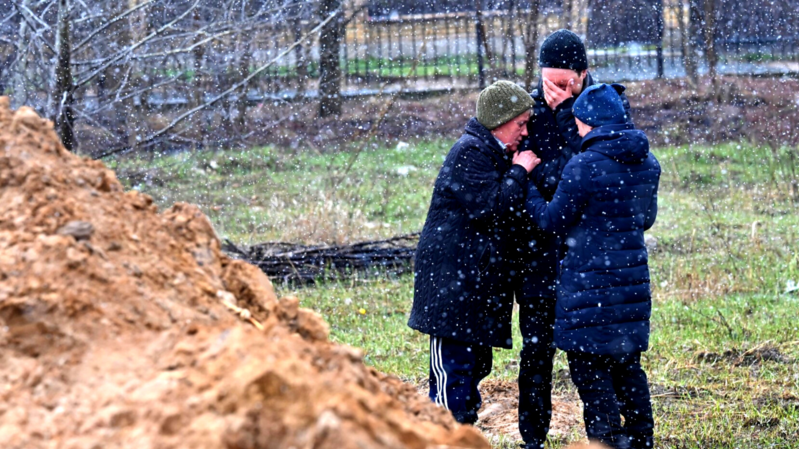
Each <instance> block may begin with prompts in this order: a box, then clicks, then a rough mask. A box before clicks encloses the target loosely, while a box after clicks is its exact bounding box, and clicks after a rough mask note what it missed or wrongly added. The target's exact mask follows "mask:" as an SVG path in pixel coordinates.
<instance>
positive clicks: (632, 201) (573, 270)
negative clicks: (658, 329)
mask: <svg viewBox="0 0 799 449" xmlns="http://www.w3.org/2000/svg"><path fill="white" fill-rule="evenodd" d="M659 180H660V165H659V164H658V161H657V159H655V156H654V155H653V154H652V153H650V152H649V141H648V140H647V138H646V135H645V134H644V133H643V132H641V131H639V130H636V129H634V127H633V125H631V124H625V125H610V126H601V127H598V128H595V129H594V130H593V131H591V132H590V133H588V134H587V135H586V136H585V138H584V140H583V152H582V153H580V154H579V155H577V156H575V157H573V158H572V160H571V161H569V163H568V164H567V165H566V168H565V169H564V170H563V177H562V178H561V180H560V183H559V185H558V189H557V191H556V192H555V195H554V197H553V198H552V201H551V202H549V203H547V201H546V199H545V198H544V197H543V195H541V194H540V193H539V192H538V191H537V190H536V189H535V188H534V187H531V188H530V189H529V191H528V194H527V201H526V210H527V211H528V213H529V214H530V215H531V216H532V218H533V219H534V220H535V221H536V222H537V223H538V225H539V226H540V227H541V228H542V229H545V230H548V231H551V232H558V233H563V232H565V233H566V245H567V246H568V251H567V252H566V257H565V258H564V259H563V263H562V266H561V272H560V276H559V277H560V282H559V283H558V299H557V304H556V306H555V344H556V345H557V347H558V348H560V349H562V350H564V351H580V352H589V353H593V354H600V355H607V354H619V353H630V352H636V351H645V350H646V349H647V348H648V345H649V316H650V314H651V309H652V301H651V295H650V290H649V267H648V259H647V251H646V245H644V231H645V230H646V229H649V228H650V227H651V226H652V225H653V224H654V222H655V217H656V216H657V190H658V183H659Z"/></svg>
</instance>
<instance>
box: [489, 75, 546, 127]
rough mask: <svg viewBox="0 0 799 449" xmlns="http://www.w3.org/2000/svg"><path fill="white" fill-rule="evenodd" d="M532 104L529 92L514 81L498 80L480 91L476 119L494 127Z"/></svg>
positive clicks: (519, 113)
mask: <svg viewBox="0 0 799 449" xmlns="http://www.w3.org/2000/svg"><path fill="white" fill-rule="evenodd" d="M533 104H534V103H533V99H532V97H530V94H528V93H527V92H526V91H525V90H524V89H522V88H521V87H520V86H518V85H517V84H516V83H512V82H510V81H505V80H499V81H497V82H495V83H494V84H492V85H490V86H488V87H486V88H485V89H483V91H482V92H480V97H479V98H478V99H477V121H478V122H480V123H481V124H482V125H483V126H485V127H486V128H488V129H494V128H496V127H498V126H500V125H503V124H505V123H507V122H509V121H511V120H513V119H514V118H515V117H518V116H519V115H521V114H522V113H524V112H525V111H529V110H530V109H532V107H533Z"/></svg>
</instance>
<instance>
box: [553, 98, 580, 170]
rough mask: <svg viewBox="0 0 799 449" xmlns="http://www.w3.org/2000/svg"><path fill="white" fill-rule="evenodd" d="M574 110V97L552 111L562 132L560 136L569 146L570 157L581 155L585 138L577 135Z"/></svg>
mask: <svg viewBox="0 0 799 449" xmlns="http://www.w3.org/2000/svg"><path fill="white" fill-rule="evenodd" d="M572 108H574V97H572V98H567V99H566V100H564V101H563V103H561V104H559V105H558V107H556V108H555V110H554V111H552V112H553V114H555V122H557V124H558V131H560V135H561V136H562V137H563V140H565V141H566V144H567V145H568V146H569V148H568V149H569V150H571V154H570V155H569V156H571V155H573V154H579V153H580V149H581V148H580V147H581V146H582V144H583V138H582V137H580V134H578V133H577V122H575V121H574V112H573V111H572ZM564 150H565V148H564ZM564 153H565V151H564Z"/></svg>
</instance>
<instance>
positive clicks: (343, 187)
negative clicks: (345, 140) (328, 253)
mask: <svg viewBox="0 0 799 449" xmlns="http://www.w3.org/2000/svg"><path fill="white" fill-rule="evenodd" d="M450 145H451V142H443V141H433V142H416V143H412V144H410V145H400V146H397V145H396V144H390V145H388V144H375V145H372V144H371V143H370V144H369V145H367V146H366V147H365V148H366V150H364V152H363V153H361V154H360V155H359V156H358V157H357V158H356V159H355V160H354V163H352V166H351V169H349V171H347V167H348V166H349V164H350V162H351V161H353V159H352V156H351V151H352V148H350V149H349V150H350V152H349V153H330V154H316V153H310V152H308V151H306V150H303V151H299V150H297V151H295V152H287V151H285V150H276V149H273V148H260V149H254V150H251V151H225V152H203V153H194V154H189V153H183V154H178V155H170V156H163V157H156V158H152V159H131V158H127V159H120V160H117V161H115V162H114V166H115V167H116V169H117V171H118V173H119V175H120V177H121V179H122V180H123V182H125V183H126V184H127V185H128V186H129V187H134V188H138V189H140V190H142V191H145V192H147V193H149V194H151V195H153V197H154V198H155V199H156V201H157V202H158V203H159V204H160V205H162V206H167V205H169V204H171V203H172V202H174V201H189V202H193V203H197V204H199V205H200V207H201V208H202V209H203V210H204V211H206V212H207V213H208V214H209V216H210V217H211V219H212V221H213V222H214V224H215V226H216V227H217V229H218V231H219V233H220V234H221V236H223V237H227V238H231V239H232V240H234V241H237V242H241V243H245V244H246V243H252V242H261V241H269V240H284V241H302V242H320V241H327V242H344V241H357V240H363V239H371V238H379V237H387V236H391V235H396V234H402V233H407V232H413V231H417V230H419V229H420V228H421V225H422V223H423V221H424V217H425V214H426V211H427V207H428V204H429V198H430V195H431V187H432V183H433V181H434V178H435V175H436V173H437V170H438V168H439V166H440V164H441V161H442V159H443V157H444V155H445V154H446V152H447V150H448V148H449V146H450ZM654 152H655V154H656V155H657V156H658V158H659V159H660V161H661V165H662V167H663V178H662V181H661V186H660V196H659V198H660V201H659V205H660V211H659V216H658V221H657V223H656V225H655V227H654V228H653V229H652V230H651V232H650V235H652V236H654V237H655V238H656V239H657V242H658V249H657V250H656V251H654V252H653V253H651V255H650V267H651V271H652V278H653V293H654V310H653V318H652V345H651V350H650V351H648V352H647V353H646V354H645V355H644V358H643V361H644V362H643V363H644V366H645V369H646V371H647V373H648V375H649V379H650V382H651V387H652V393H653V404H654V409H655V414H656V438H657V441H658V445H659V447H662V448H674V449H677V448H680V449H682V448H686V449H687V448H697V449H700V448H701V449H706V448H791V447H794V448H796V447H799V442H797V441H796V438H797V435H799V321H798V320H797V311H798V310H799V292H793V293H784V292H785V290H786V287H787V286H788V285H789V283H790V282H799V267H798V266H797V265H799V256H798V255H797V244H798V243H799V242H797V230H799V229H798V228H799V216H797V214H796V205H797V199H799V198H797V197H798V196H799V188H797V185H796V182H795V180H797V179H799V178H797V176H796V174H795V162H794V157H795V155H794V153H795V152H796V149H795V148H793V149H791V148H779V149H771V148H768V147H753V146H751V145H743V144H741V145H739V144H727V145H720V146H714V147H694V148H688V147H681V148H661V149H655V150H654ZM409 167H413V168H409ZM148 179H150V181H149V182H148ZM279 290H280V291H279V293H280V294H289V293H293V294H296V295H297V296H299V297H300V298H301V301H302V305H303V306H305V307H309V308H312V309H314V310H317V311H318V312H320V313H321V314H322V315H323V316H324V317H325V319H326V320H327V321H328V322H329V323H330V325H331V338H332V339H333V340H335V341H338V342H341V343H345V344H349V345H352V346H357V347H360V348H363V349H364V350H365V352H366V357H365V360H366V362H367V363H369V364H371V365H374V366H375V367H376V368H378V369H380V370H382V371H385V372H389V373H393V374H396V375H398V376H400V377H401V378H403V379H406V380H408V381H411V382H415V383H420V382H422V381H423V380H424V378H425V377H426V376H427V357H428V356H427V345H428V340H427V337H425V336H423V335H420V334H418V333H415V332H413V331H411V330H410V329H408V328H407V326H406V325H405V323H406V320H407V314H408V312H409V310H410V306H411V302H412V291H413V290H412V278H411V277H409V276H404V277H400V278H398V279H367V280H363V279H361V280H351V281H346V282H343V281H342V282H327V283H320V284H319V285H317V286H316V287H313V288H304V289H300V290H293V289H290V288H287V287H279ZM518 334H519V332H518V326H517V323H514V347H515V348H516V349H514V350H513V351H507V350H497V351H495V353H494V354H495V361H494V371H493V373H492V375H491V376H492V378H501V379H514V378H515V377H516V373H517V371H516V368H515V367H516V363H517V361H518V349H519V348H520V341H519V335H518ZM565 369H566V364H565V357H564V356H563V354H562V353H559V354H558V355H557V356H556V366H555V370H556V371H559V370H565ZM558 378H559V379H561V380H558V381H557V383H556V386H555V388H556V389H560V390H570V389H572V388H573V387H572V386H571V385H570V384H569V383H568V381H565V380H562V378H561V377H558ZM572 391H573V390H572ZM496 444H497V445H498V447H512V446H513V442H512V441H509V440H508V439H507V438H505V439H500V440H498V442H497V443H496Z"/></svg>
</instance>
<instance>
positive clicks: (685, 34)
mask: <svg viewBox="0 0 799 449" xmlns="http://www.w3.org/2000/svg"><path fill="white" fill-rule="evenodd" d="M688 8H689V13H688V14H689V18H688V19H686V17H685V7H684V6H683V3H682V2H679V4H678V7H677V22H678V25H679V27H680V46H681V51H682V62H683V66H684V67H685V76H686V78H687V80H688V83H689V84H690V85H691V88H693V89H695V88H696V86H697V68H696V49H695V48H694V36H693V34H692V33H691V24H690V16H691V11H693V10H694V9H695V8H696V0H689V1H688Z"/></svg>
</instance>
